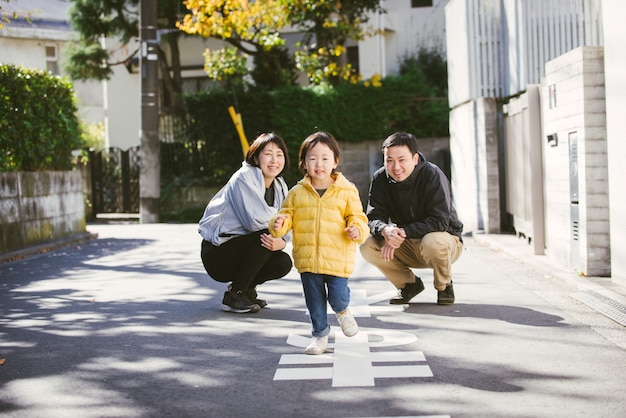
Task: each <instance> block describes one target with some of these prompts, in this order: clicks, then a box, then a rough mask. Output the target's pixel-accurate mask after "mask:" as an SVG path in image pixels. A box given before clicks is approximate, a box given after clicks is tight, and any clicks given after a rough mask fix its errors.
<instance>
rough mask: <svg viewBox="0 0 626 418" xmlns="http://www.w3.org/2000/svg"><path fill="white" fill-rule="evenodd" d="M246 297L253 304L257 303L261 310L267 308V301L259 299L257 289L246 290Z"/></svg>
mask: <svg viewBox="0 0 626 418" xmlns="http://www.w3.org/2000/svg"><path fill="white" fill-rule="evenodd" d="M245 293H246V297H247V298H248V300H249V301H250V302H252V303H256V304H257V305H259V307H261V308H265V307H266V306H267V301H266V300H264V299H259V298H258V297H257V296H258V294H257V293H256V289H248V290H246V292H245Z"/></svg>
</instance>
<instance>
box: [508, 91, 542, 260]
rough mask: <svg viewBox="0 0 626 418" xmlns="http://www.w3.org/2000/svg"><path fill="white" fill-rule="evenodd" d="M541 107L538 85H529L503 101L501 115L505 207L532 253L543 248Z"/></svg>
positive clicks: (516, 229) (540, 251)
mask: <svg viewBox="0 0 626 418" xmlns="http://www.w3.org/2000/svg"><path fill="white" fill-rule="evenodd" d="M540 110H541V103H540V100H539V86H538V85H529V86H528V89H527V91H526V93H524V94H523V95H521V96H520V97H519V98H517V99H513V100H511V101H510V102H509V103H508V104H507V105H506V107H505V115H504V149H505V167H506V169H505V178H506V180H505V181H506V186H505V189H506V210H507V212H508V213H510V214H511V215H513V226H514V227H515V231H516V233H517V234H518V235H519V236H520V237H524V238H527V239H528V243H529V244H531V245H532V247H533V251H534V254H544V250H545V225H544V196H543V194H544V192H543V157H542V155H543V152H542V142H541V120H540Z"/></svg>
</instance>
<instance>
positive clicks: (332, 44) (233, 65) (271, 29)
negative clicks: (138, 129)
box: [179, 0, 382, 84]
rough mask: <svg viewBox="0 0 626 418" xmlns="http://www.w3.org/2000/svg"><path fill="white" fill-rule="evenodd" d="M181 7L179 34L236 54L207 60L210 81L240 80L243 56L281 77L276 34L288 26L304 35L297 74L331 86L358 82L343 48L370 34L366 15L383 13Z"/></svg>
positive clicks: (363, 2) (371, 0) (373, 3)
mask: <svg viewBox="0 0 626 418" xmlns="http://www.w3.org/2000/svg"><path fill="white" fill-rule="evenodd" d="M185 5H186V6H187V8H188V9H189V11H190V13H189V14H187V15H186V16H185V17H184V19H183V22H182V24H181V25H180V26H179V27H180V28H181V29H182V30H183V31H185V32H187V33H190V34H198V35H202V36H204V37H212V38H216V39H221V40H224V41H225V42H227V43H229V44H231V45H232V48H234V49H233V50H231V51H230V52H227V51H226V49H223V50H220V51H208V52H207V53H206V54H205V56H206V68H207V72H209V74H210V76H213V77H215V78H218V79H219V78H220V77H226V76H228V75H231V76H232V75H234V74H237V75H238V76H241V75H242V73H245V72H247V70H246V69H245V66H244V65H242V63H241V61H242V60H243V59H244V58H245V57H246V55H253V56H255V63H256V65H257V67H258V66H259V64H263V65H270V64H271V71H274V73H277V74H278V73H280V72H281V71H284V69H285V68H284V66H285V64H284V61H283V64H279V61H278V59H279V58H280V57H281V56H282V57H283V60H284V58H285V50H284V45H285V42H284V40H283V39H282V38H281V37H280V32H279V31H280V29H281V28H283V27H285V26H287V25H292V26H296V27H298V28H299V29H301V30H302V31H303V32H304V34H305V36H304V39H303V40H302V42H301V43H300V46H301V47H302V50H301V51H299V52H298V54H297V55H296V61H297V63H298V68H299V69H301V70H303V71H306V73H307V75H308V76H309V80H310V81H311V82H313V83H321V82H323V81H329V82H330V83H331V84H337V83H338V82H339V81H340V80H343V79H345V80H350V81H355V80H356V79H358V74H356V73H355V71H354V69H352V68H351V67H350V65H349V64H348V63H347V59H346V48H345V45H346V42H347V41H348V40H349V39H353V40H362V39H364V37H365V36H366V35H367V34H369V33H371V31H368V29H367V27H366V23H367V21H368V16H369V13H371V12H379V11H380V12H382V9H380V6H379V1H378V0H344V1H330V0H318V1H312V0H256V1H247V0H187V1H186V2H185ZM233 51H236V52H233ZM268 55H269V58H270V59H269V61H268V59H267V58H268ZM281 65H282V67H281ZM255 81H257V77H255Z"/></svg>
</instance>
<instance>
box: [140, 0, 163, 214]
mask: <svg viewBox="0 0 626 418" xmlns="http://www.w3.org/2000/svg"><path fill="white" fill-rule="evenodd" d="M139 7H140V10H139V37H140V40H141V66H140V70H141V133H140V135H141V166H140V171H139V216H140V220H141V223H156V222H159V214H160V206H161V205H160V201H161V161H160V150H159V89H158V81H159V78H158V71H159V67H158V54H157V48H158V44H157V1H156V0H140V5H139Z"/></svg>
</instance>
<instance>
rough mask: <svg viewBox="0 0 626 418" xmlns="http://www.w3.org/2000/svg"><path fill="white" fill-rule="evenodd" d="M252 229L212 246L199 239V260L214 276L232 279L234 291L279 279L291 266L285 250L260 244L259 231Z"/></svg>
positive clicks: (220, 279)
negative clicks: (250, 231)
mask: <svg viewBox="0 0 626 418" xmlns="http://www.w3.org/2000/svg"><path fill="white" fill-rule="evenodd" d="M263 233H267V230H265V231H258V232H253V233H252V234H249V235H242V236H238V237H235V238H232V239H230V240H228V241H227V242H225V243H224V244H222V245H219V246H215V245H213V244H211V243H210V242H208V241H206V240H202V251H201V257H202V264H204V269H205V270H206V272H207V273H208V274H209V276H211V277H212V278H213V279H214V280H217V281H218V282H222V283H228V282H233V284H232V288H233V290H235V291H239V290H247V289H254V288H255V287H256V286H257V285H259V284H261V283H265V282H267V281H269V280H273V279H279V278H281V277H283V276H285V275H286V274H287V273H289V271H290V270H291V266H292V265H293V264H292V262H291V257H290V256H289V254H287V253H285V252H284V251H270V250H268V249H267V248H264V247H262V246H261V234H263Z"/></svg>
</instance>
